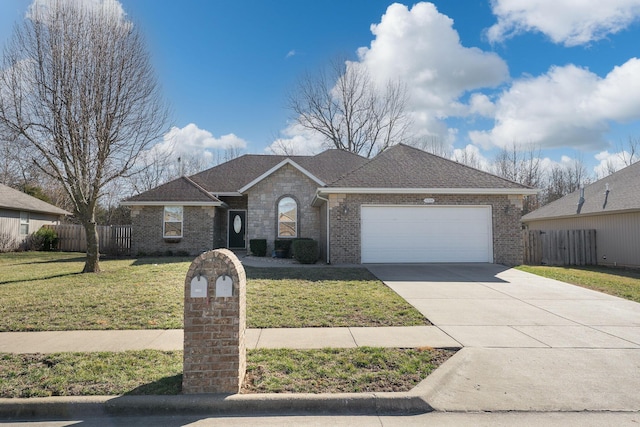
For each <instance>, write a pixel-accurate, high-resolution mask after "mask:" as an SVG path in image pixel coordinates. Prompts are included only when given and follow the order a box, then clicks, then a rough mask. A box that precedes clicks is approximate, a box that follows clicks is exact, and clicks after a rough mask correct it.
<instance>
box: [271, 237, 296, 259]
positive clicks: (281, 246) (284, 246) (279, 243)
mask: <svg viewBox="0 0 640 427" xmlns="http://www.w3.org/2000/svg"><path fill="white" fill-rule="evenodd" d="M292 241H293V240H291V239H276V240H275V241H274V242H273V243H274V248H275V250H276V251H279V250H281V251H284V258H289V254H290V253H291V242H292Z"/></svg>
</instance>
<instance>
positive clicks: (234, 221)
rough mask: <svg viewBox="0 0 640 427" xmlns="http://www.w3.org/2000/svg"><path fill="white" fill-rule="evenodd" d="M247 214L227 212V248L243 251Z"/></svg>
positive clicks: (243, 212)
mask: <svg viewBox="0 0 640 427" xmlns="http://www.w3.org/2000/svg"><path fill="white" fill-rule="evenodd" d="M246 222H247V212H245V211H229V248H233V249H244V248H246V247H247V241H246V235H247V232H246V228H247V227H246Z"/></svg>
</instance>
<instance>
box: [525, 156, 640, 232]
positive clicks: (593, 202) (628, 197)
mask: <svg viewBox="0 0 640 427" xmlns="http://www.w3.org/2000/svg"><path fill="white" fill-rule="evenodd" d="M638 188H640V162H637V163H634V164H632V165H631V166H627V167H626V168H624V169H621V170H619V171H617V172H615V173H613V174H611V175H609V176H607V177H605V178H602V179H600V180H598V181H596V182H594V183H592V184H589V185H587V186H585V187H584V201H583V203H582V205H580V204H579V202H580V195H581V190H577V191H574V192H573V193H570V194H567V195H566V196H564V197H562V198H560V199H558V200H555V201H553V202H551V203H549V204H547V205H545V206H542V207H541V208H539V209H536V210H535V211H533V212H530V213H528V214H526V215H524V216H523V217H522V221H523V222H527V221H531V220H536V219H546V218H559V217H571V216H583V215H596V214H608V213H614V212H623V211H630V210H640V192H639V191H638ZM607 189H608V191H607Z"/></svg>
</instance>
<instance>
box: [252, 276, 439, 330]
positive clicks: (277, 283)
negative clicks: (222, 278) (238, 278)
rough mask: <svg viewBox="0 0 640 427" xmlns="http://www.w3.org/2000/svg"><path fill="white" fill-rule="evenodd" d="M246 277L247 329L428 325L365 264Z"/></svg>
mask: <svg viewBox="0 0 640 427" xmlns="http://www.w3.org/2000/svg"><path fill="white" fill-rule="evenodd" d="M247 276H248V277H249V279H248V285H247V301H248V303H247V324H248V325H251V326H250V327H252V328H305V327H338V326H355V325H360V326H415V325H425V324H429V323H428V321H427V320H426V319H425V318H424V317H423V316H422V315H421V314H420V312H418V311H417V310H416V309H415V308H413V307H412V306H411V305H409V304H408V303H407V302H406V301H405V300H404V299H402V298H401V297H400V296H398V294H396V293H395V292H393V291H392V290H391V289H389V288H388V287H387V286H385V285H384V284H383V283H381V282H380V281H379V280H378V279H376V278H375V277H374V276H373V275H372V274H371V273H369V271H368V270H366V269H364V268H261V269H257V268H252V269H247Z"/></svg>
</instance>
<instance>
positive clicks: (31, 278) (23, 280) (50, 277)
mask: <svg viewBox="0 0 640 427" xmlns="http://www.w3.org/2000/svg"><path fill="white" fill-rule="evenodd" d="M79 274H82V272H81V271H74V272H71V273H64V274H53V275H51V276H43V277H29V278H27V279H17V280H5V281H0V285H8V284H11V283H22V282H33V281H38V280H48V279H56V278H58V277H69V276H77V275H79Z"/></svg>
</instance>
